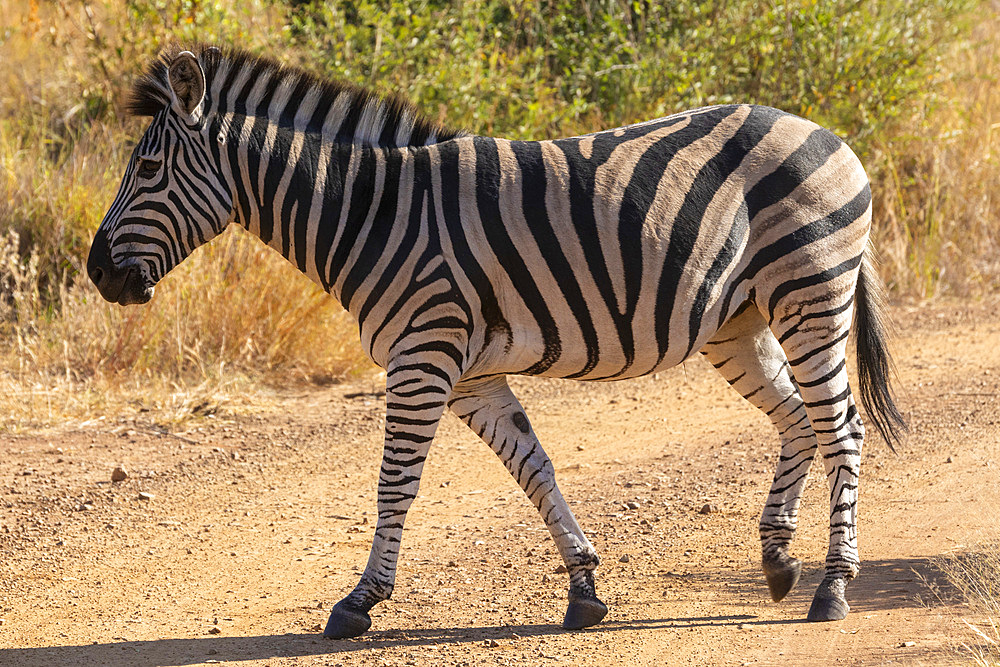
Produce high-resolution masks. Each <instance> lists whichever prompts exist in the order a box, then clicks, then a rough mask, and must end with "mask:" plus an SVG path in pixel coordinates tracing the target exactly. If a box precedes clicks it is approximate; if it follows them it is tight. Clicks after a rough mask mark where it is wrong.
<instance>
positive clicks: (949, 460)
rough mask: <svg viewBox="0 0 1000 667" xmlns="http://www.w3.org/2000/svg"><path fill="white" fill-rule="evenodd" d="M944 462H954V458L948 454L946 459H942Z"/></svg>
mask: <svg viewBox="0 0 1000 667" xmlns="http://www.w3.org/2000/svg"><path fill="white" fill-rule="evenodd" d="M944 462H945V463H954V462H955V459H954V458H952V457H950V456H949V457H948V458H946V459H945V460H944Z"/></svg>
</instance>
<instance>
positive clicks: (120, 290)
mask: <svg viewBox="0 0 1000 667" xmlns="http://www.w3.org/2000/svg"><path fill="white" fill-rule="evenodd" d="M87 275H88V276H89V277H90V280H91V282H93V283H94V285H95V286H96V287H97V291H98V292H100V293H101V296H102V297H104V299H105V300H107V301H110V302H111V303H117V304H120V305H122V306H127V305H129V304H134V303H146V302H147V301H149V300H150V299H151V298H153V285H152V281H150V280H149V278H148V277H147V276H146V274H145V272H144V271H143V270H142V267H141V266H140V265H138V264H127V265H124V266H115V264H114V262H112V261H111V249H110V247H109V246H108V236H107V233H106V232H105V231H104V230H103V229H98V230H97V234H96V235H95V236H94V242H93V244H91V246H90V255H89V256H88V257H87Z"/></svg>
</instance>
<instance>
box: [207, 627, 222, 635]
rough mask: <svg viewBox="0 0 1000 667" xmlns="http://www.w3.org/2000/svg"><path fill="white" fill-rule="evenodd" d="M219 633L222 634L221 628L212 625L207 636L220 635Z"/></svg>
mask: <svg viewBox="0 0 1000 667" xmlns="http://www.w3.org/2000/svg"><path fill="white" fill-rule="evenodd" d="M221 633H222V628H220V627H219V626H217V625H213V626H212V627H210V628H209V629H208V634H210V635H218V634H221Z"/></svg>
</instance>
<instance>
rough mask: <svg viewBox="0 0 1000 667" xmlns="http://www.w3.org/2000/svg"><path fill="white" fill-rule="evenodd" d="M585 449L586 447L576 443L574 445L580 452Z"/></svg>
mask: <svg viewBox="0 0 1000 667" xmlns="http://www.w3.org/2000/svg"><path fill="white" fill-rule="evenodd" d="M585 449H586V447H584V446H583V445H577V446H576V451H578V452H582V451H583V450H585Z"/></svg>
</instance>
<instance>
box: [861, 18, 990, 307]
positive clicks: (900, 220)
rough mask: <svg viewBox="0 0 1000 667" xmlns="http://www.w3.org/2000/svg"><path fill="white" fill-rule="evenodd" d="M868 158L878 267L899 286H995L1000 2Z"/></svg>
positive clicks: (964, 292)
mask: <svg viewBox="0 0 1000 667" xmlns="http://www.w3.org/2000/svg"><path fill="white" fill-rule="evenodd" d="M983 10H984V11H983V12H982V15H981V16H979V20H978V23H977V26H976V27H975V29H974V30H973V32H972V35H971V38H970V39H969V41H968V42H963V43H959V44H955V45H954V46H953V48H952V49H951V51H950V52H949V53H948V54H947V57H948V59H947V64H946V66H945V68H944V74H943V75H942V76H941V77H939V78H937V79H935V80H931V81H928V87H929V90H931V91H933V92H932V94H929V95H927V96H926V97H925V98H923V99H921V100H918V101H917V102H919V103H917V104H914V107H913V109H912V113H911V114H910V115H909V116H908V117H904V118H902V119H900V121H899V124H898V126H897V127H896V129H895V131H894V132H893V134H892V135H891V136H887V137H883V138H882V139H881V140H880V141H879V142H878V146H879V149H878V150H877V151H876V153H875V154H874V155H872V156H871V157H870V159H869V161H868V162H869V169H870V171H871V172H872V175H873V181H874V185H875V195H876V197H875V225H876V240H877V246H878V248H879V250H880V254H881V256H882V258H883V267H882V274H883V275H884V276H885V278H886V281H887V283H889V285H890V287H891V288H892V289H893V291H894V292H895V293H896V294H897V295H900V296H914V297H918V298H928V297H934V296H940V295H950V296H959V297H976V296H979V295H982V294H992V293H995V292H996V290H997V288H998V287H1000V3H997V2H993V3H984V7H983Z"/></svg>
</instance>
